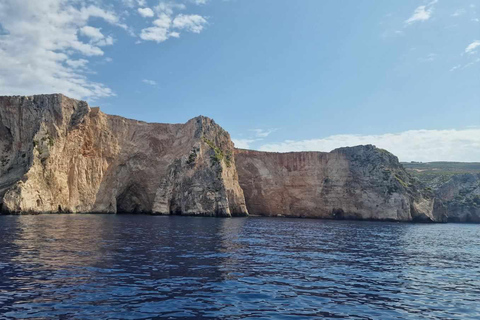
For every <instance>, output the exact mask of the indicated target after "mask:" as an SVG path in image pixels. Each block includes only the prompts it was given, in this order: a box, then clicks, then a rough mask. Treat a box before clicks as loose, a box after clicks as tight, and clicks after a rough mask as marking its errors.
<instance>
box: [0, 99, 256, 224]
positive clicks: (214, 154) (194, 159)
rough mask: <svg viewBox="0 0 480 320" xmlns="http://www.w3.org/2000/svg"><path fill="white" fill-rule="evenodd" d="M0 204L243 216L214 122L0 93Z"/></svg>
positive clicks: (15, 209)
mask: <svg viewBox="0 0 480 320" xmlns="http://www.w3.org/2000/svg"><path fill="white" fill-rule="evenodd" d="M0 150H1V154H0V199H1V201H0V202H1V210H2V212H7V213H19V212H104V213H116V212H145V213H156V214H170V213H172V214H187V215H216V216H231V215H247V214H248V212H247V209H246V206H245V199H244V196H243V191H242V189H241V188H240V186H239V184H238V176H237V172H236V166H235V159H234V157H233V150H234V149H233V143H232V142H231V140H230V136H229V134H228V133H227V132H226V131H224V130H223V129H222V128H221V127H220V126H218V125H216V124H215V122H214V121H213V120H211V119H208V118H205V117H197V118H195V119H192V120H190V121H188V122H187V123H186V124H159V123H145V122H140V121H135V120H129V119H124V118H122V117H118V116H110V115H106V114H104V113H102V112H100V110H99V109H98V108H90V107H89V106H88V105H87V103H85V102H82V101H77V100H74V99H69V98H67V97H65V96H63V95H58V94H54V95H38V96H31V97H19V96H14V97H0Z"/></svg>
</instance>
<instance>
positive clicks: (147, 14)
mask: <svg viewBox="0 0 480 320" xmlns="http://www.w3.org/2000/svg"><path fill="white" fill-rule="evenodd" d="M138 13H139V14H140V15H141V16H142V17H144V18H151V17H153V16H154V15H155V13H154V12H153V10H152V9H150V8H138Z"/></svg>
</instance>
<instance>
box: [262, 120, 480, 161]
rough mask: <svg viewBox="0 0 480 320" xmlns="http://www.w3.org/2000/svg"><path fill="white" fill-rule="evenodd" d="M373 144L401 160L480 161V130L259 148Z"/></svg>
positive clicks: (352, 137)
mask: <svg viewBox="0 0 480 320" xmlns="http://www.w3.org/2000/svg"><path fill="white" fill-rule="evenodd" d="M365 144H373V145H376V146H377V147H379V148H383V149H386V150H388V151H390V152H392V153H393V154H395V155H396V156H398V157H399V159H400V160H401V161H470V162H476V161H480V128H471V129H463V130H410V131H405V132H401V133H387V134H382V135H353V134H346V135H334V136H330V137H326V138H322V139H310V140H299V141H295V140H286V141H283V142H280V143H268V144H263V145H261V146H260V147H259V148H258V150H261V151H273V152H289V151H325V152H328V151H331V150H333V149H336V148H340V147H347V146H356V145H365Z"/></svg>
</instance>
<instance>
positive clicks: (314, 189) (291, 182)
mask: <svg viewBox="0 0 480 320" xmlns="http://www.w3.org/2000/svg"><path fill="white" fill-rule="evenodd" d="M235 157H236V161H237V170H238V174H239V177H240V186H241V187H242V188H243V190H244V193H245V198H246V203H247V208H248V209H249V212H250V214H259V215H266V216H277V215H282V216H299V217H318V218H329V219H368V220H392V221H412V220H413V221H444V220H445V216H444V214H443V213H441V212H440V211H437V213H438V214H437V215H434V214H433V207H434V199H433V197H432V196H431V195H429V194H427V193H425V192H423V191H421V190H420V189H418V188H417V186H416V185H415V184H414V183H413V181H412V179H411V177H410V176H409V175H408V174H407V172H406V171H405V170H404V168H403V167H402V165H401V164H400V163H399V162H398V159H397V157H395V156H393V155H392V154H391V153H389V152H387V151H385V150H382V149H378V148H376V147H374V146H371V145H369V146H358V147H352V148H340V149H336V150H334V151H332V152H330V153H325V152H291V153H269V152H259V151H250V150H241V149H237V150H236V154H235Z"/></svg>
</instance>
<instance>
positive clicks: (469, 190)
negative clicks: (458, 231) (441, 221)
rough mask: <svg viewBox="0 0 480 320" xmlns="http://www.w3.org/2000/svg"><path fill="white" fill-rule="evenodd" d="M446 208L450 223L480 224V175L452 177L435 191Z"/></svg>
mask: <svg viewBox="0 0 480 320" xmlns="http://www.w3.org/2000/svg"><path fill="white" fill-rule="evenodd" d="M435 195H436V197H437V198H438V199H439V200H441V201H442V202H443V204H444V206H445V209H446V211H447V215H448V221H451V222H477V223H478V222H480V174H469V173H466V174H460V175H454V176H452V177H451V178H450V179H449V180H448V181H447V182H446V183H444V184H442V185H440V186H439V187H438V188H436V190H435Z"/></svg>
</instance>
